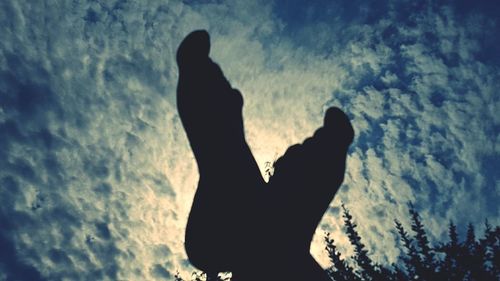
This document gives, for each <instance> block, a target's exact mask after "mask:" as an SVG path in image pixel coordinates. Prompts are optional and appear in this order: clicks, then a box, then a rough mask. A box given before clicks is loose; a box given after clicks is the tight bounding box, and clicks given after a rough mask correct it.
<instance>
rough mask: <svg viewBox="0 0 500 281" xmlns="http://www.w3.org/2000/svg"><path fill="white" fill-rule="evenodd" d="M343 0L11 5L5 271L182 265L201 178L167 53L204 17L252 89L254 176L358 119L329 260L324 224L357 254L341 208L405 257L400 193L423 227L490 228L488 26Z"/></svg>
mask: <svg viewBox="0 0 500 281" xmlns="http://www.w3.org/2000/svg"><path fill="white" fill-rule="evenodd" d="M342 3H343V2H342V1H339V2H338V3H331V5H332V6H331V7H325V8H324V7H322V9H323V8H324V9H323V10H324V11H322V10H321V9H318V7H314V5H312V4H309V5H311V7H309V11H310V15H313V16H311V17H301V16H298V17H297V16H295V17H292V19H294V20H295V21H296V22H292V21H291V20H290V18H289V17H287V15H286V13H287V12H289V11H291V10H293V9H292V8H289V10H287V9H286V7H282V6H280V5H281V4H280V3H279V1H277V2H276V3H269V2H267V1H231V2H230V4H229V2H228V3H217V4H207V3H204V2H201V1H200V2H197V1H193V2H191V1H187V2H184V3H180V2H176V1H170V2H168V3H167V2H165V1H150V2H148V4H147V5H146V4H140V3H137V2H127V1H122V2H116V3H115V2H113V3H111V2H109V3H108V4H104V3H98V2H92V3H83V4H71V3H62V2H61V3H58V4H57V5H56V4H50V3H47V4H42V3H36V4H33V3H27V2H22V1H21V2H19V1H4V2H2V4H0V7H1V9H0V13H2V14H1V16H0V19H1V20H0V21H1V25H0V33H1V34H3V37H4V39H3V40H2V42H1V43H0V44H1V45H0V51H1V53H0V133H1V136H2V137H1V138H0V159H5V161H2V162H0V187H1V189H0V192H1V196H0V198H1V202H0V215H1V216H0V223H1V226H2V229H1V230H0V239H2V242H3V241H4V240H5V241H6V242H7V243H9V244H12V245H14V246H15V249H16V250H15V256H11V257H8V258H9V260H8V261H7V260H6V257H4V256H2V257H1V259H0V268H1V269H2V270H1V271H4V272H5V273H4V274H6V275H9V276H12V277H13V278H14V277H17V279H21V278H22V275H23V274H27V273H26V272H39V274H40V275H41V276H42V277H43V278H45V279H47V280H53V279H58V278H69V279H72V280H88V279H96V280H97V279H98V280H106V279H109V280H115V279H126V280H138V279H140V280H161V279H165V280H169V279H171V278H172V276H173V275H174V274H175V272H176V271H177V270H179V271H181V272H182V273H183V275H184V276H189V272H190V271H191V270H193V269H192V268H191V267H190V266H189V265H188V263H187V261H186V256H185V253H184V249H183V245H182V243H183V231H184V226H185V223H186V219H187V214H188V211H189V208H190V202H191V200H192V196H193V194H194V188H195V186H196V181H197V171H196V166H195V162H194V159H193V156H192V154H191V151H190V148H189V145H188V143H187V139H186V137H185V135H184V132H183V128H182V126H181V124H180V121H179V118H178V116H177V112H176V106H175V95H174V93H175V87H176V80H177V68H176V65H175V60H174V54H175V50H176V48H177V45H178V44H179V42H180V40H181V39H182V38H183V36H185V35H186V34H187V33H188V32H190V31H192V30H194V29H199V28H205V29H207V30H208V31H209V32H210V34H211V36H212V42H213V44H212V56H213V57H214V59H215V60H216V61H217V62H218V63H219V64H220V65H221V66H222V68H223V70H224V71H225V74H226V75H227V77H228V79H229V80H230V81H231V83H232V85H233V86H234V87H236V88H238V89H239V90H240V91H241V92H242V94H243V96H244V99H245V105H244V118H245V124H246V132H247V139H248V141H249V143H250V145H251V147H252V149H253V151H254V153H255V155H256V158H257V161H258V163H259V165H260V166H261V168H263V167H264V163H265V162H266V161H272V160H273V159H274V158H275V157H276V156H279V155H281V154H282V153H283V152H284V151H285V150H286V148H287V147H288V146H289V145H291V144H294V143H297V142H301V141H302V140H303V139H304V138H306V137H307V136H310V135H311V134H312V133H313V132H314V130H315V129H316V128H317V127H319V126H320V125H321V122H322V116H323V113H324V110H325V109H326V108H327V107H328V106H330V105H337V106H340V107H341V108H343V109H344V110H345V111H346V112H347V113H348V115H349V116H350V117H351V118H352V121H353V124H354V127H355V130H356V133H357V138H356V140H355V143H354V144H353V146H352V148H351V150H350V154H349V157H348V170H347V172H346V179H345V183H344V186H343V187H342V189H341V190H340V191H339V194H338V196H337V197H336V198H335V200H334V202H333V203H332V208H331V211H330V212H328V213H327V215H326V216H325V218H324V220H323V221H322V223H321V227H320V228H319V229H318V231H317V234H318V235H317V236H316V237H315V242H314V243H313V245H312V247H311V248H312V251H313V254H314V255H315V256H316V257H318V258H320V259H321V261H322V263H323V264H325V261H326V256H325V253H324V251H323V244H322V234H323V230H328V231H331V232H332V233H333V237H334V238H335V240H336V242H337V243H338V244H339V248H340V250H341V251H342V253H343V254H344V255H347V256H348V255H349V253H352V250H351V249H350V247H349V245H348V241H347V238H346V237H345V235H344V234H343V233H342V231H341V228H342V222H341V214H340V213H339V211H338V208H339V206H340V201H341V200H342V201H344V202H346V204H347V206H348V207H349V208H350V209H351V212H352V214H353V216H354V218H355V219H356V221H357V223H358V225H359V231H360V234H361V236H362V237H363V239H365V240H364V241H365V244H367V246H368V248H369V249H370V254H372V255H373V256H374V258H375V259H376V260H377V261H381V262H384V261H388V262H392V261H394V258H395V256H396V255H397V254H398V253H397V250H396V249H395V248H394V246H393V245H394V237H393V234H392V232H390V230H392V229H393V219H394V218H400V219H401V220H402V221H403V223H404V218H406V214H407V209H406V205H405V204H406V202H407V201H408V200H413V201H414V202H415V204H416V205H417V207H418V208H419V209H420V210H422V215H423V217H424V222H425V223H426V224H427V225H428V226H429V227H430V230H431V232H432V233H430V236H431V238H432V237H440V236H441V235H443V231H444V230H445V229H443V228H442V227H441V225H442V224H443V223H446V222H447V221H448V220H449V219H453V220H455V221H472V220H475V219H480V220H482V219H483V218H485V217H488V218H489V219H490V221H491V222H492V223H493V224H498V223H499V217H500V210H499V208H498V206H497V205H496V202H498V200H499V190H500V182H499V178H498V172H497V171H498V169H499V168H500V167H499V166H500V165H499V160H498V159H499V157H498V155H499V150H500V149H499V146H498V143H500V142H499V137H500V134H499V128H500V117H499V115H498V112H499V111H500V109H499V108H500V100H499V95H498V94H497V93H496V92H497V91H498V89H499V86H500V85H499V84H500V82H499V81H500V79H499V71H498V68H499V66H498V65H496V64H493V63H490V62H489V61H488V60H485V59H484V57H483V56H482V50H483V48H486V47H485V46H483V40H484V38H485V36H491V32H492V31H493V30H495V28H497V25H498V22H494V21H493V20H491V19H490V18H488V17H482V15H481V14H480V13H479V14H471V15H466V16H463V15H460V20H459V19H458V16H457V13H459V12H460V11H455V10H454V9H453V8H452V7H435V6H432V5H430V6H429V7H424V8H422V7H420V8H419V7H413V8H412V9H409V8H407V7H405V6H404V5H402V4H399V5H398V4H396V3H394V2H392V1H388V2H387V3H385V2H384V3H383V4H380V5H381V7H385V8H386V9H387V10H384V9H375V8H374V7H370V5H368V4H367V5H365V9H361V10H360V11H358V9H357V6H356V5H354V4H353V5H347V4H345V5H344V4H342ZM356 3H359V1H358V2H356ZM302 4H303V3H302ZM304 5H305V4H304ZM338 7H344V10H342V11H340V10H337V8H338ZM366 9H368V10H370V9H373V10H370V11H372V13H366V11H365V10H366ZM364 11H365V12H364ZM322 12H324V13H325V14H321V13H322ZM403 19H404V20H403ZM368 22H369V24H368ZM484 41H487V40H484ZM228 164H229V163H228ZM222 168H223V167H221V169H222ZM6 265H7V266H6ZM12 265H15V266H17V267H15V266H12ZM26 268H28V269H29V270H26ZM21 269H24V270H21ZM30 270H31V271H30ZM33 274H35V273H33ZM35 275H36V274H35ZM0 276H1V275H0ZM32 280H35V279H34V278H32Z"/></svg>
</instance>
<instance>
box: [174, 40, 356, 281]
mask: <svg viewBox="0 0 500 281" xmlns="http://www.w3.org/2000/svg"><path fill="white" fill-rule="evenodd" d="M209 52H210V39H209V35H208V33H207V32H206V31H194V32H192V33H191V34H189V35H188V36H187V37H186V38H185V39H184V41H183V42H182V43H181V45H180V47H179V49H178V51H177V63H178V66H179V83H178V87H177V106H178V110H179V115H180V118H181V120H182V124H183V125H184V128H185V130H186V134H187V136H188V139H189V142H190V145H191V148H192V150H193V153H194V156H195V158H196V161H197V164H198V170H199V174H200V179H199V183H198V189H197V191H196V194H195V198H194V201H193V205H192V208H191V212H190V215H189V219H188V224H187V228H186V237H185V238H186V240H185V247H186V252H187V254H188V257H189V259H190V261H191V263H192V264H193V265H194V266H196V267H198V268H199V269H201V270H203V271H205V272H207V273H208V274H213V273H216V272H222V271H231V272H233V280H236V281H241V280H291V281H293V280H297V281H299V280H330V279H329V277H328V275H327V274H326V273H325V271H324V270H323V269H322V268H321V267H320V266H319V265H318V264H317V262H316V261H315V260H314V259H313V258H312V257H311V255H310V253H309V247H310V243H311V240H312V236H313V234H314V231H315V229H316V227H317V225H318V223H319V221H320V220H321V217H322V216H323V214H324V212H325V211H326V209H327V208H328V205H329V203H330V202H331V200H332V199H333V196H334V195H335V193H336V192H337V190H338V188H339V186H340V184H341V183H342V181H343V178H344V173H345V160H346V155H347V149H348V147H349V145H350V143H351V142H352V140H353V137H354V131H353V128H352V126H351V124H350V122H349V119H348V118H347V116H346V115H345V114H344V113H343V112H342V111H341V110H340V109H338V108H330V109H328V110H327V112H326V114H325V119H324V124H323V127H321V128H319V129H318V130H316V132H315V133H314V135H313V136H312V137H310V138H308V139H306V140H305V141H304V142H303V143H302V144H297V145H293V146H291V147H289V148H288V150H287V151H286V153H285V154H284V155H283V156H282V157H281V158H279V159H278V160H277V161H276V163H275V169H274V175H273V176H272V177H271V178H270V180H269V182H268V183H266V182H265V181H264V180H263V178H262V176H261V174H260V171H259V169H258V166H257V163H256V161H255V159H254V158H253V155H252V153H251V151H250V148H249V147H248V144H247V143H246V140H245V136H244V129H243V118H242V111H241V109H242V106H243V98H242V96H241V94H240V93H239V91H238V90H235V89H233V88H231V85H230V84H229V82H228V81H227V80H226V78H225V77H224V75H223V73H222V71H221V69H220V68H219V66H218V65H217V64H215V63H214V62H213V61H212V60H211V59H210V58H209ZM284 232H285V233H286V235H283V233H284Z"/></svg>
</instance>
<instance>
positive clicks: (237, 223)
mask: <svg viewBox="0 0 500 281" xmlns="http://www.w3.org/2000/svg"><path fill="white" fill-rule="evenodd" d="M209 52H210V41H209V36H208V33H207V32H206V31H195V32H192V33H191V34H189V35H188V36H187V37H186V38H185V39H184V41H183V42H182V43H181V45H180V47H179V49H178V51H177V63H178V66H179V82H178V86H177V107H178V111H179V116H180V118H181V121H182V124H183V126H184V128H185V130H186V133H187V136H188V139H189V142H190V145H191V148H192V150H193V153H194V156H195V158H196V161H197V164H198V170H199V174H200V179H199V182H198V188H197V190H196V194H195V198H194V200H193V205H192V207H191V212H190V215H189V219H188V225H187V228H186V236H185V247H186V252H187V254H188V256H189V259H190V261H191V262H192V263H193V264H194V265H195V266H196V267H198V268H200V269H202V270H204V271H206V272H216V271H228V270H233V269H234V268H238V267H239V266H240V264H243V263H245V262H244V260H245V259H246V256H243V255H242V253H250V252H252V251H255V249H256V247H255V245H254V244H255V243H253V242H252V241H255V240H256V239H249V240H248V241H247V242H245V243H242V242H241V239H242V237H248V238H250V237H257V236H259V231H260V228H257V227H255V225H257V221H258V220H259V217H260V215H256V212H255V202H256V201H257V200H258V198H261V197H263V196H262V195H260V194H259V193H260V192H262V191H263V187H264V184H265V182H264V180H263V179H262V177H261V174H260V171H259V168H258V166H257V163H256V162H255V160H254V158H253V156H252V153H251V152H250V149H249V147H248V145H247V143H246V141H245V137H244V130H243V118H242V113H241V109H242V105H243V99H242V97H241V94H240V93H239V92H238V91H237V90H235V89H232V88H231V85H230V84H229V82H228V81H227V80H226V78H225V77H224V75H223V74H222V71H221V70H220V68H219V66H218V65H217V64H215V63H214V62H213V61H212V60H211V59H210V58H209V57H208V55H209ZM250 256H254V254H250Z"/></svg>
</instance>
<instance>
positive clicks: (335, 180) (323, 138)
mask: <svg viewBox="0 0 500 281" xmlns="http://www.w3.org/2000/svg"><path fill="white" fill-rule="evenodd" d="M353 137H354V130H353V128H352V126H351V124H350V122H349V119H348V118H347V116H346V115H345V114H344V113H343V112H342V111H341V110H340V109H338V108H330V109H328V110H327V112H326V114H325V119H324V125H323V127H322V128H320V129H318V130H316V132H315V133H314V136H313V137H311V138H308V139H306V140H305V141H304V142H303V143H302V144H300V145H293V146H291V147H290V148H288V150H287V151H286V153H285V154H284V155H283V156H282V157H281V158H279V159H278V160H277V161H276V163H275V169H274V175H273V176H272V177H271V179H270V181H269V183H268V185H269V189H270V194H269V197H270V200H271V201H270V204H269V214H270V216H268V217H267V218H268V219H269V220H268V221H267V227H266V228H267V229H268V230H269V232H270V233H269V237H270V240H269V243H270V244H269V246H268V247H269V253H268V255H269V256H273V257H272V260H270V262H271V261H274V263H275V264H276V266H277V267H281V268H294V269H297V270H296V271H295V272H294V273H293V274H291V275H290V276H289V277H288V278H289V279H286V280H297V281H299V280H313V279H308V278H306V276H317V277H318V278H320V276H323V279H324V280H328V279H325V278H327V277H326V275H325V273H324V272H323V271H322V270H321V269H320V267H319V265H317V264H316V262H315V261H314V259H313V258H312V257H311V256H310V254H309V247H310V243H311V240H312V237H313V235H314V232H315V230H316V227H317V225H318V223H319V221H320V220H321V218H322V216H323V214H324V212H325V211H326V210H327V209H328V206H329V204H330V202H331V200H332V199H333V197H334V195H335V193H336V192H337V190H338V188H339V187H340V185H341V184H342V181H343V179H344V173H345V161H346V156H347V149H348V147H349V145H350V143H351V142H352V140H353ZM271 252H274V253H271ZM314 264H315V265H316V266H313V265H314ZM305 265H307V266H305ZM318 270H319V271H318ZM290 278H291V279H290ZM323 279H317V280H323Z"/></svg>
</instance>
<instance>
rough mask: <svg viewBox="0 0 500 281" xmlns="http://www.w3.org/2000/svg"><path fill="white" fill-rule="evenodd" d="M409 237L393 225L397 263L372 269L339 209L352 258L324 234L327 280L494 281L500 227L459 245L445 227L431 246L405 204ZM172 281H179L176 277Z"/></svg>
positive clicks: (469, 235)
mask: <svg viewBox="0 0 500 281" xmlns="http://www.w3.org/2000/svg"><path fill="white" fill-rule="evenodd" d="M408 207H409V208H408V209H409V222H410V228H411V230H410V231H407V230H406V229H405V228H404V227H403V224H402V223H401V222H400V221H399V220H397V219H396V220H394V223H395V229H396V232H397V234H398V236H399V240H400V242H401V243H398V244H397V245H400V247H401V249H400V252H401V255H400V256H399V261H398V262H397V263H396V264H392V265H382V264H377V263H375V262H374V261H373V260H372V259H371V258H370V255H369V250H368V249H367V248H366V246H365V245H364V244H363V242H362V238H361V235H360V234H359V233H358V230H357V224H356V223H355V221H354V218H353V216H352V215H351V213H350V212H349V210H348V209H347V207H346V206H345V205H344V204H342V210H343V219H344V226H345V228H344V231H345V233H346V235H347V237H348V238H349V241H350V243H351V245H352V247H353V250H354V255H353V256H352V257H347V258H346V257H344V256H343V255H342V254H341V253H340V251H339V250H338V248H337V246H336V245H335V241H334V239H333V238H332V237H331V235H330V233H326V234H325V239H324V241H325V250H326V251H327V253H328V257H329V259H330V262H331V264H330V267H329V268H327V269H326V271H327V273H328V275H329V276H330V277H331V279H332V280H335V281H382V280H384V281H385V280H388V281H406V280H408V281H410V280H412V281H414V280H419V281H441V280H443V281H500V226H496V227H493V226H492V225H491V224H490V223H489V222H488V220H485V222H484V229H485V230H484V233H483V235H482V237H481V238H477V236H476V231H475V228H474V225H473V224H471V223H470V224H469V225H468V226H467V231H466V235H465V237H464V239H463V240H460V237H459V235H458V230H457V225H455V224H454V223H453V222H452V221H450V223H449V225H448V239H447V241H446V242H441V243H437V244H436V245H431V243H430V241H429V238H428V236H427V233H426V231H425V225H424V222H423V221H422V218H421V216H420V214H419V213H418V211H417V210H416V208H415V206H414V205H413V204H411V203H409V204H408ZM221 276H222V275H219V276H216V275H214V276H207V275H206V274H204V273H200V272H197V273H193V275H192V278H191V280H192V281H212V280H221V281H222V280H225V281H229V280H230V278H228V277H221ZM175 280H176V281H184V279H182V278H181V277H180V275H179V274H176V275H175Z"/></svg>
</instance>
